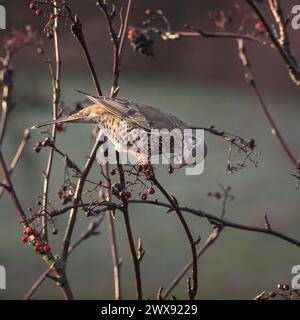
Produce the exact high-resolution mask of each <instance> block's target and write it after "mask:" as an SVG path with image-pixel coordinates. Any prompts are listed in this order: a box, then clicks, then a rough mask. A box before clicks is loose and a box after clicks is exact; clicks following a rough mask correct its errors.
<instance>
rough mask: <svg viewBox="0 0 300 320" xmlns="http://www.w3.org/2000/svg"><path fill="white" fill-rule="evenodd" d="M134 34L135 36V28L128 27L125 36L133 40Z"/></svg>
mask: <svg viewBox="0 0 300 320" xmlns="http://www.w3.org/2000/svg"><path fill="white" fill-rule="evenodd" d="M134 36H135V30H134V29H129V30H128V33H127V38H128V39H129V40H130V41H131V40H133V38H134Z"/></svg>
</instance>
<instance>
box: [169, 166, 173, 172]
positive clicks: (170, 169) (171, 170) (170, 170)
mask: <svg viewBox="0 0 300 320" xmlns="http://www.w3.org/2000/svg"><path fill="white" fill-rule="evenodd" d="M168 172H169V174H173V173H174V168H173V167H172V166H169V168H168Z"/></svg>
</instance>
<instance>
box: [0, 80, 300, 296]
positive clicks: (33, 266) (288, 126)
mask: <svg viewBox="0 0 300 320" xmlns="http://www.w3.org/2000/svg"><path fill="white" fill-rule="evenodd" d="M85 80H86V79H82V77H80V76H79V75H73V76H72V78H64V79H63V82H62V89H63V91H62V92H63V100H64V101H65V104H66V105H67V106H68V105H70V103H71V102H74V101H77V100H80V99H81V97H80V96H78V95H77V94H76V93H74V92H72V90H71V89H72V88H80V89H82V90H85V91H91V92H93V90H92V88H91V87H86V82H85ZM16 81H17V82H16V92H15V97H16V100H17V106H16V109H15V110H14V111H13V113H11V114H10V120H9V125H8V128H7V136H6V140H5V145H4V147H3V149H4V151H5V155H6V159H11V158H12V156H13V154H14V152H15V149H16V146H17V145H18V143H19V140H20V137H21V136H22V132H23V129H24V128H25V127H26V126H27V127H29V126H31V125H32V124H34V123H37V122H39V121H44V120H47V119H49V118H50V115H49V110H50V106H51V96H50V95H49V92H50V82H49V79H47V78H35V77H34V76H31V77H30V81H28V77H27V76H26V77H24V76H22V75H20V76H19V77H18V78H17V80H16ZM104 83H105V87H106V88H108V86H109V78H108V77H107V78H106V79H105V81H104ZM121 85H122V91H121V93H120V97H126V98H130V99H132V100H136V101H141V102H144V103H148V104H150V105H157V106H159V107H160V108H162V109H163V110H165V111H169V112H172V113H174V114H176V115H178V116H179V117H181V118H182V119H183V120H185V121H186V122H188V123H190V124H191V125H204V126H208V125H212V124H213V125H215V126H216V127H217V128H220V129H222V130H226V131H229V132H232V133H235V134H237V135H241V136H243V137H245V138H247V137H248V138H254V139H255V140H256V141H257V144H258V147H259V150H260V151H261V153H262V155H261V156H260V157H258V160H259V165H258V168H254V166H253V165H249V167H247V168H245V169H244V170H242V171H240V172H238V173H235V174H232V175H231V174H229V173H226V160H227V146H226V145H225V144H224V143H223V141H220V140H219V139H218V138H216V137H212V136H208V135H206V141H207V144H208V151H209V152H208V156H207V159H206V162H205V170H204V173H203V174H202V175H201V176H196V177H193V176H185V175H184V171H183V170H182V171H181V172H177V173H176V174H175V175H172V176H170V175H168V174H167V172H166V170H165V169H162V168H160V169H159V172H160V174H159V176H160V177H161V181H162V183H163V184H164V185H165V186H167V188H168V190H169V192H170V193H172V194H174V195H175V196H176V197H177V199H178V200H179V202H180V203H181V204H182V205H187V206H190V207H194V208H201V209H202V210H206V211H208V212H211V213H214V214H216V215H218V214H219V212H220V207H221V204H220V203H218V202H217V201H216V200H214V199H212V198H209V197H208V196H207V193H208V192H209V191H217V190H218V185H219V184H222V185H225V186H227V185H230V186H231V187H232V193H233V194H234V195H235V200H234V202H232V203H230V204H229V206H228V216H227V217H228V219H231V220H234V221H236V222H239V223H247V224H253V225H259V226H263V224H264V220H263V215H264V214H265V213H268V215H269V219H270V221H271V223H272V226H273V228H276V229H279V230H281V231H282V232H286V233H288V234H289V235H291V236H294V237H297V236H298V232H297V231H298V229H297V227H296V226H297V225H299V223H300V217H299V208H300V205H299V191H298V190H296V189H295V181H294V180H293V178H292V177H291V176H290V173H292V172H293V168H292V166H291V165H290V164H289V162H288V160H287V158H286V157H285V155H284V154H283V153H282V150H281V149H280V147H279V145H278V144H277V142H276V141H275V139H274V138H273V137H272V135H271V133H270V129H269V127H268V126H267V124H266V121H265V119H264V118H263V117H262V113H261V111H260V110H259V106H258V105H257V101H256V100H255V97H253V96H252V93H251V91H250V89H249V88H247V87H246V86H245V87H243V88H237V87H230V86H226V85H224V86H222V87H221V86H216V85H213V84H211V85H207V84H204V83H201V82H200V81H199V80H195V79H189V80H184V81H183V80H182V79H180V81H178V79H175V78H161V77H159V78H157V79H156V78H155V75H153V76H152V78H151V79H148V78H143V77H140V78H126V77H124V78H122V83H121ZM34 92H36V94H35V96H32V94H33V93H34ZM266 100H267V103H268V104H269V105H270V106H271V110H272V112H273V113H274V115H275V118H276V119H277V120H278V121H280V127H281V128H282V129H283V132H284V134H285V136H286V139H287V141H288V142H289V144H290V145H291V147H292V149H293V150H294V151H295V153H297V152H298V153H299V141H298V137H297V135H296V134H295V133H294V132H295V128H298V119H299V116H300V110H299V108H298V104H297V101H296V99H294V98H293V97H288V96H276V95H274V93H272V92H270V93H269V95H266ZM90 129H91V127H89V126H87V125H69V126H68V127H67V131H66V132H65V133H63V134H59V137H58V146H60V147H61V149H63V150H64V151H65V152H67V153H68V155H69V156H70V157H71V159H74V160H75V161H76V163H77V164H78V165H80V166H82V165H83V163H84V161H85V156H86V155H88V153H89V151H90V149H91V146H92V142H91V140H90ZM39 139H40V135H39V131H34V132H32V136H31V139H30V140H29V143H28V145H27V147H26V149H25V152H24V155H23V157H22V159H21V161H20V163H19V165H18V168H17V169H16V171H15V172H14V175H13V181H14V183H15V186H16V190H17V193H18V195H19V196H20V199H21V201H22V203H23V205H24V208H26V207H30V206H34V203H35V201H36V200H37V198H36V196H37V195H38V194H41V193H42V171H43V169H44V166H45V161H46V157H47V151H46V150H43V151H42V152H41V154H38V155H37V154H35V153H34V152H33V150H32V148H33V146H34V144H35V143H36V142H37V141H38V140H39ZM239 157H240V156H239V155H237V158H239ZM239 159H241V158H239ZM52 177H53V178H52V180H51V183H52V184H51V195H52V196H51V202H52V204H53V205H54V206H55V207H60V204H59V202H58V201H57V196H56V193H57V191H58V189H59V187H60V186H61V184H62V182H63V162H62V159H60V158H57V157H56V159H55V162H54V171H53V176H52ZM91 177H93V178H94V179H97V178H98V177H99V168H98V166H97V165H94V168H93V170H92V173H91ZM130 214H131V221H132V228H133V232H134V236H135V240H136V242H137V239H138V237H139V236H140V237H141V238H142V240H143V246H144V249H145V250H146V255H145V257H144V260H143V262H142V266H141V269H142V276H143V283H144V296H145V297H149V298H154V297H155V295H156V292H157V290H158V288H159V287H160V286H167V285H168V283H169V281H171V280H172V279H173V277H174V276H175V275H176V274H177V272H178V270H179V269H180V268H181V267H182V266H183V265H184V264H185V262H186V261H187V259H190V250H189V246H188V242H187V240H186V237H185V234H184V233H183V231H182V226H181V225H180V224H179V222H178V220H177V218H176V216H175V215H173V214H172V213H170V214H165V212H164V211H163V210H160V209H159V208H152V207H150V206H140V205H139V206H134V207H133V206H132V207H130ZM0 215H1V216H0V221H1V222H0V240H1V241H0V264H2V265H4V266H5V267H6V269H7V273H8V279H7V290H6V291H0V299H9V298H14V299H19V298H22V296H23V295H24V294H25V292H26V291H27V289H28V288H29V287H30V285H31V284H32V282H33V281H34V280H35V279H36V278H37V276H38V275H39V274H40V273H41V272H42V271H43V270H44V269H45V264H44V263H43V262H42V260H41V259H40V258H39V257H37V256H35V254H34V253H33V250H31V248H29V247H26V246H24V245H22V244H21V243H20V238H21V228H20V227H19V226H18V223H17V220H16V217H15V212H14V209H13V208H12V206H11V203H10V200H9V198H8V196H7V194H5V195H4V196H3V198H2V199H1V202H0ZM187 220H188V223H189V225H190V226H191V229H192V231H193V234H194V236H195V238H196V237H197V236H198V235H199V234H200V235H201V237H202V239H204V238H205V236H207V235H208V234H209V231H210V229H209V225H208V223H207V222H206V221H205V220H203V219H199V218H196V217H193V216H189V215H187ZM89 221H90V218H86V217H85V216H84V215H81V214H80V215H79V218H78V222H77V225H76V230H75V233H74V237H73V239H76V237H77V236H78V235H79V234H80V232H81V231H83V230H84V228H85V226H86V225H87V223H88V222H89ZM66 222H67V216H64V217H60V218H59V219H58V220H57V225H58V228H59V230H60V232H59V235H58V236H56V237H54V238H53V239H51V244H52V247H53V251H54V252H57V253H59V252H60V242H61V239H62V237H63V230H64V228H65V226H66ZM116 230H117V237H118V247H119V253H120V256H121V257H122V259H123V265H122V288H123V292H124V297H125V298H134V296H135V293H134V287H135V286H134V282H133V267H132V263H131V260H130V256H129V249H128V243H127V240H126V237H125V234H124V228H123V222H122V218H121V216H119V215H117V216H116ZM297 257H299V249H298V248H296V247H294V246H292V245H290V244H288V243H286V242H283V241H281V240H279V239H275V238H272V237H270V236H267V235H259V234H255V233H247V232H242V231H238V230H232V229H225V230H224V232H223V233H222V234H221V236H220V239H219V240H218V241H217V242H216V243H215V244H214V245H213V246H212V247H211V249H210V250H209V251H208V252H207V253H206V254H205V255H204V256H203V257H202V258H201V259H200V261H199V294H198V298H200V299H203V298H206V299H221V298H224V299H243V298H252V297H254V296H255V295H256V294H257V293H258V292H260V291H262V290H265V289H272V288H274V287H275V286H276V284H277V283H278V282H285V281H288V280H289V278H290V269H291V267H292V266H293V265H294V264H299V258H298V259H297ZM68 274H69V278H70V282H71V284H72V288H73V290H74V293H75V296H76V297H78V298H83V299H88V298H90V299H105V298H112V297H113V279H112V277H113V275H112V268H111V258H110V249H109V243H108V234H107V227H106V221H105V222H104V223H103V225H102V227H101V234H100V235H99V236H97V237H94V238H92V239H90V240H87V241H85V242H84V243H83V244H82V246H81V247H80V248H79V249H78V250H76V251H75V252H74V253H73V254H72V256H71V257H70V260H69V264H68ZM185 292H186V287H185V281H182V283H181V284H180V285H179V286H178V288H176V290H175V291H174V295H175V296H176V297H178V298H184V297H186V293H185ZM36 297H37V298H46V299H53V298H60V297H61V296H60V293H59V291H58V289H57V288H56V286H55V285H54V284H53V283H52V282H51V281H50V280H46V281H45V283H44V284H43V286H42V287H41V289H40V290H39V292H38V294H37V296H36Z"/></svg>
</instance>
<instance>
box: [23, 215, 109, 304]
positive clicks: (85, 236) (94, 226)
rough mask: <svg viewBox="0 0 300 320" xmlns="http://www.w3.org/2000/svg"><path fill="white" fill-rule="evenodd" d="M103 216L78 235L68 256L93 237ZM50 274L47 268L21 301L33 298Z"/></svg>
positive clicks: (49, 269)
mask: <svg viewBox="0 0 300 320" xmlns="http://www.w3.org/2000/svg"><path fill="white" fill-rule="evenodd" d="M103 218H104V216H100V217H97V218H95V219H94V220H93V221H92V222H91V223H90V224H89V225H88V227H87V229H86V230H85V231H84V232H83V233H82V234H81V235H80V237H79V238H78V239H77V240H76V241H75V242H74V243H73V244H72V245H71V246H70V247H69V254H70V253H72V252H73V251H74V250H75V249H76V248H77V247H78V246H79V245H80V244H81V243H82V242H83V241H84V240H86V239H88V238H90V237H91V236H94V235H96V234H98V233H97V229H98V227H99V225H100V224H101V223H102V221H103ZM51 272H52V269H51V268H48V269H47V270H45V271H44V272H43V273H42V274H41V275H40V276H39V277H38V279H37V280H36V281H35V282H34V283H33V285H32V286H31V288H30V289H29V290H28V292H27V293H26V295H25V296H24V298H23V300H29V299H31V298H32V297H33V295H34V294H35V293H36V291H37V290H38V288H39V287H40V286H41V284H42V283H43V282H44V280H45V279H46V278H47V276H48V275H49V274H50V273H51Z"/></svg>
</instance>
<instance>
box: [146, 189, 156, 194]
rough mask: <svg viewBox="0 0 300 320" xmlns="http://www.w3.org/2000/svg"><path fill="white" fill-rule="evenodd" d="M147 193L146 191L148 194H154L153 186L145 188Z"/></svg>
mask: <svg viewBox="0 0 300 320" xmlns="http://www.w3.org/2000/svg"><path fill="white" fill-rule="evenodd" d="M147 193H148V194H154V193H155V189H154V188H153V187H149V188H148V189H147Z"/></svg>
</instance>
